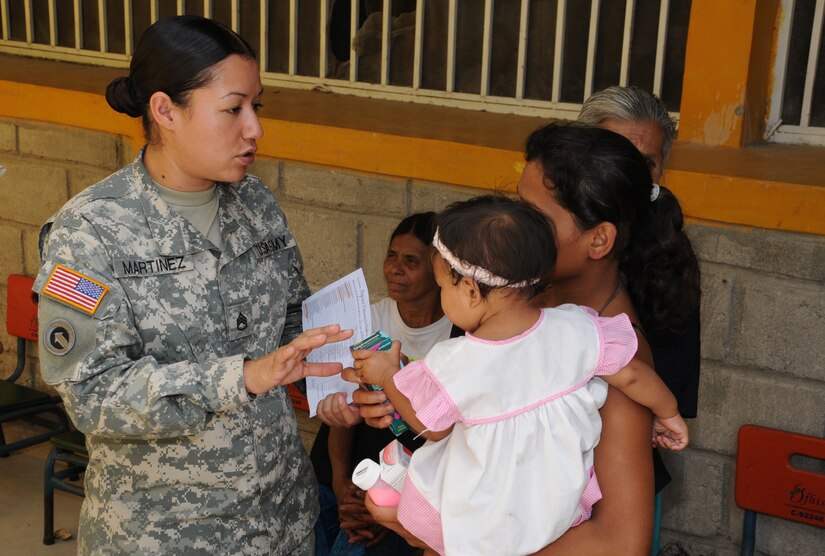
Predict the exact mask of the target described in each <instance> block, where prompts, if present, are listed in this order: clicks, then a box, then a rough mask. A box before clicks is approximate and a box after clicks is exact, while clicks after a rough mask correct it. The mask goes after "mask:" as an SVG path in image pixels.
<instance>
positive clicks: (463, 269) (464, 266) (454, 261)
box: [433, 228, 539, 288]
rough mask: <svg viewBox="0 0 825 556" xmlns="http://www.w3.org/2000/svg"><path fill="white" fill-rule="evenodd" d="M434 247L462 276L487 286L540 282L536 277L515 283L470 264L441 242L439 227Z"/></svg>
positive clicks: (518, 285)
mask: <svg viewBox="0 0 825 556" xmlns="http://www.w3.org/2000/svg"><path fill="white" fill-rule="evenodd" d="M433 247H435V248H436V250H437V251H438V252H439V254H441V256H442V257H444V260H446V261H447V263H449V265H450V266H451V267H452V268H453V270H455V271H456V272H458V273H459V274H461V275H462V276H468V277H470V278H472V279H473V280H475V281H476V282H479V283H480V284H485V285H487V286H492V287H494V288H501V287H507V288H523V287H525V286H532V285H533V284H536V283H538V281H539V278H534V279H533V280H523V281H521V282H516V283H515V284H511V283H509V282H510V281H509V280H507V278H502V277H501V276H496V275H495V274H493V273H492V272H490V271H489V270H486V269H484V268H481V267H480V266H476V265H474V264H470V263H468V262H467V261H464V260H461V259H459V258H458V257H456V256H455V255H454V254H453V253H452V251H450V250H449V249H447V246H446V245H444V244H443V243H441V238H440V237H438V228H436V229H435V234H434V235H433Z"/></svg>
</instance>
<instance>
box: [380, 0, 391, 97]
mask: <svg viewBox="0 0 825 556" xmlns="http://www.w3.org/2000/svg"><path fill="white" fill-rule="evenodd" d="M381 10H382V11H381V84H382V85H387V84H389V71H390V25H391V20H392V18H391V17H390V16H391V15H392V6H391V3H390V0H384V2H383V5H382V6H381Z"/></svg>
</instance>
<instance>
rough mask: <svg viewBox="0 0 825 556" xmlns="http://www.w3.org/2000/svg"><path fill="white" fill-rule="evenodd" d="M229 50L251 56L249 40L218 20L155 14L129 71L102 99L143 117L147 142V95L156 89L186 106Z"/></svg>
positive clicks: (149, 123) (150, 133) (149, 134)
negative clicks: (104, 98) (156, 16)
mask: <svg viewBox="0 0 825 556" xmlns="http://www.w3.org/2000/svg"><path fill="white" fill-rule="evenodd" d="M232 54H238V55H239V56H242V57H244V58H248V59H251V60H254V59H255V51H254V50H252V47H251V46H249V43H247V42H246V41H245V40H244V39H243V38H242V37H241V36H240V35H238V34H237V33H235V32H234V31H232V30H231V29H230V28H229V27H226V26H225V25H223V24H221V23H218V22H217V21H214V20H212V19H207V18H204V17H200V16H195V15H179V16H173V17H166V18H163V19H160V20H158V21H156V22H155V23H154V24H152V25H151V26H150V27H149V28H148V29H146V31H145V32H144V33H143V35H141V37H140V40H139V41H138V43H137V46H136V47H135V53H134V56H132V63H131V64H130V66H129V76H128V77H118V78H116V79H114V80H113V81H112V82H111V83H109V86H108V87H106V101H107V102H108V103H109V106H111V107H112V108H113V109H114V110H116V111H117V112H120V113H122V114H126V115H128V116H130V117H132V118H137V117H139V116H140V117H142V119H143V133H144V135H145V136H146V140H147V141H149V142H152V141H153V139H155V137H153V126H152V116H151V114H150V113H149V99H150V98H151V96H152V95H153V94H155V93H156V92H158V91H160V92H163V93H166V94H167V95H169V98H171V99H172V102H174V103H175V104H176V105H178V106H186V104H187V102H188V101H189V94H190V92H191V91H193V90H195V89H199V88H201V87H204V86H206V85H208V84H209V82H210V81H212V79H213V77H214V75H213V73H212V71H211V68H212V67H213V66H214V65H215V64H217V63H218V62H221V61H223V60H224V59H226V58H227V57H229V56H231V55H232Z"/></svg>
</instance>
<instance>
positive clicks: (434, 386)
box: [393, 359, 462, 432]
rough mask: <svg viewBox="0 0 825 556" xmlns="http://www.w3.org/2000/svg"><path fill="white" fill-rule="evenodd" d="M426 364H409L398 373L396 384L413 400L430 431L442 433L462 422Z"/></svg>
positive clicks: (441, 385) (418, 414) (399, 389)
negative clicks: (457, 422)
mask: <svg viewBox="0 0 825 556" xmlns="http://www.w3.org/2000/svg"><path fill="white" fill-rule="evenodd" d="M425 361H426V360H425V359H420V360H418V361H414V362H412V363H410V364H409V365H407V366H406V367H404V368H403V369H401V370H400V371H398V372H397V373H395V376H394V377H393V381H394V382H395V387H396V388H398V391H399V392H401V393H402V394H403V395H404V397H405V398H407V399H408V400H410V404H412V407H413V410H414V411H415V416H416V417H418V420H419V421H421V423H422V424H423V425H424V426H425V427H427V429H429V430H431V431H436V432H437V431H443V430H445V429H447V428H449V427H450V425H452V424H453V423H455V422H456V421H460V420H461V419H462V417H461V412H460V411H459V410H458V407H457V406H456V404H455V401H453V399H452V398H451V397H450V395H449V394H448V393H447V391H446V390H445V389H444V385H443V384H441V382H439V380H438V379H437V378H436V377H435V375H433V373H432V371H431V370H430V368H429V367H428V366H427V364H426V362H425Z"/></svg>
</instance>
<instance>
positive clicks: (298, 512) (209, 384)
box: [35, 16, 351, 554]
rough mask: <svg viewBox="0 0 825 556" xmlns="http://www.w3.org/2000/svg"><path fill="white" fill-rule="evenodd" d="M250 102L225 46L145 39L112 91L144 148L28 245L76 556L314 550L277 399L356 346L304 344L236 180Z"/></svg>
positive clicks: (277, 260) (259, 219)
mask: <svg viewBox="0 0 825 556" xmlns="http://www.w3.org/2000/svg"><path fill="white" fill-rule="evenodd" d="M262 92H263V90H262V87H261V82H260V77H259V70H258V64H257V62H256V60H255V55H254V53H253V52H252V50H251V48H250V47H249V45H248V44H247V43H246V42H245V41H244V40H243V39H242V38H240V37H239V36H238V35H236V34H235V33H233V32H232V31H231V30H229V29H228V28H226V27H224V26H223V25H221V24H219V23H216V22H214V21H211V20H208V19H204V18H201V17H194V16H180V17H173V18H168V19H163V20H160V21H158V22H157V23H155V24H154V25H152V26H151V27H150V28H149V29H147V31H146V32H145V34H144V35H143V36H142V37H141V39H140V42H139V43H138V45H137V48H136V50H135V55H134V57H133V59H132V63H131V67H130V72H129V77H120V78H117V79H115V80H114V81H113V82H112V83H111V84H110V85H109V87H108V89H107V91H106V98H107V100H108V102H109V104H110V105H111V106H112V108H114V109H115V110H116V111H118V112H122V113H125V114H127V115H129V116H132V117H138V116H140V117H142V119H143V126H144V131H145V134H146V138H147V143H148V144H147V146H146V147H144V149H143V150H142V151H141V152H140V154H139V155H138V157H137V158H136V159H135V161H134V162H132V163H131V164H129V165H128V166H126V167H125V168H123V169H122V170H120V171H119V172H117V173H115V174H113V175H111V176H109V177H108V178H106V179H105V180H103V181H102V182H100V183H98V184H97V185H95V186H93V187H90V188H89V189H87V190H86V191H84V192H83V193H81V194H80V195H78V196H77V197H75V198H74V199H72V200H71V201H69V203H67V204H66V205H65V206H64V207H63V208H62V209H61V210H60V211H58V213H57V214H56V215H54V216H53V217H52V218H50V219H49V221H48V222H47V223H46V224H45V225H44V226H43V229H42V230H41V237H40V241H41V243H40V245H41V250H42V257H43V266H42V268H41V270H40V273H39V275H38V277H37V281H36V284H35V289H36V291H37V292H38V293H40V294H41V295H40V299H41V301H40V323H41V337H42V341H41V342H40V346H41V353H40V363H41V369H42V373H43V378H44V380H45V381H46V382H47V383H49V384H52V385H54V386H55V387H56V388H57V390H58V391H59V392H60V394H61V396H62V397H63V400H64V402H65V404H66V408H67V410H68V412H69V413H70V415H71V417H72V419H73V421H74V423H75V425H76V426H77V428H78V429H80V430H81V431H82V432H84V433H86V442H87V446H88V449H89V466H88V468H87V473H86V485H85V486H86V498H85V501H84V504H83V509H82V512H81V522H80V532H79V552H80V553H81V554H88V553H95V554H99V553H139V552H140V553H147V552H152V553H191V552H211V553H219V554H287V553H298V554H311V553H312V551H313V535H312V526H313V523H314V522H315V519H316V516H317V513H318V502H317V493H316V489H315V481H314V478H313V474H312V470H311V467H310V465H309V461H308V459H307V456H306V453H305V452H304V449H303V447H302V444H301V441H300V437H299V435H298V430H297V426H296V422H295V416H294V414H293V412H292V409H291V405H290V403H289V398H288V396H287V395H286V393H285V391H284V389H283V388H276V387H277V386H279V385H283V384H287V383H289V382H293V381H295V380H297V379H299V378H301V377H303V376H306V375H308V374H324V375H328V374H333V373H335V372H337V371H338V370H340V365H337V367H338V368H336V365H331V364H330V365H312V364H308V363H306V362H304V361H303V359H304V357H305V356H306V355H307V353H309V351H310V350H311V349H312V348H315V347H319V346H321V345H323V344H324V343H326V342H329V341H338V340H341V339H345V338H348V337H349V336H351V332H350V331H340V330H339V327H338V326H337V325H333V326H328V327H325V328H321V329H314V330H310V331H307V332H304V333H303V334H299V332H300V327H301V318H300V308H301V301H302V300H303V298H304V297H305V296H307V295H308V293H309V292H308V288H307V285H306V282H305V280H304V277H303V275H302V261H301V257H300V254H299V253H298V248H297V247H296V245H295V240H294V239H293V236H292V234H291V232H290V231H289V228H288V227H287V224H286V220H285V218H284V215H283V213H282V212H281V209H280V207H279V206H278V204H277V203H276V202H275V200H274V199H273V197H272V194H271V193H270V192H269V190H268V189H267V188H266V187H265V186H264V184H263V183H261V181H260V180H259V179H258V178H255V177H253V176H248V175H246V169H247V167H248V166H249V165H250V164H251V163H252V161H253V160H254V157H255V150H256V140H257V139H258V138H259V137H260V136H261V134H262V128H261V125H260V123H259V122H258V118H257V115H256V111H257V109H258V107H259V106H260V98H261V94H262ZM279 346H281V347H279Z"/></svg>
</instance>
